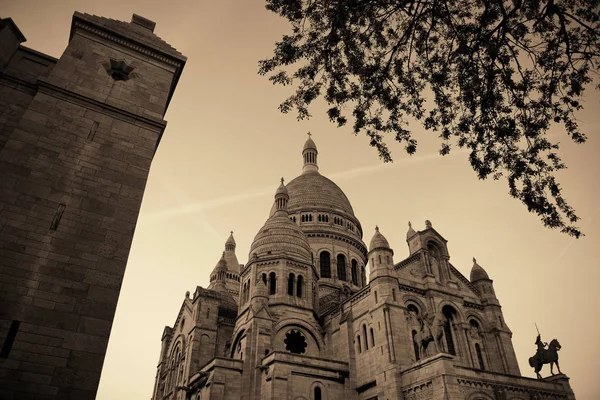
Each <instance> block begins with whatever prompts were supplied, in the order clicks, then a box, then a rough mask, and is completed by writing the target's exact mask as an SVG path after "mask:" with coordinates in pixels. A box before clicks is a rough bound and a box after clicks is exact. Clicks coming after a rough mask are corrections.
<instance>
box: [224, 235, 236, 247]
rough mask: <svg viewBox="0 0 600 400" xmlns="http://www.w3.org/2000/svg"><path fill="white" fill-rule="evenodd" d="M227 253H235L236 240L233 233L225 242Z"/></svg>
mask: <svg viewBox="0 0 600 400" xmlns="http://www.w3.org/2000/svg"><path fill="white" fill-rule="evenodd" d="M225 251H235V239H234V238H233V231H231V232H230V234H229V238H228V239H227V241H226V242H225Z"/></svg>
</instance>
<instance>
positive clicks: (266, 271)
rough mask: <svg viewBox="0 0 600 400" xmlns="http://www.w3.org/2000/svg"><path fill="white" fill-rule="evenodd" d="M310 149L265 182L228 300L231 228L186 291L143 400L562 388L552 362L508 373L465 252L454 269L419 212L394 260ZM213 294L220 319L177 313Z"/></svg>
mask: <svg viewBox="0 0 600 400" xmlns="http://www.w3.org/2000/svg"><path fill="white" fill-rule="evenodd" d="M317 154H319V153H318V151H317V147H316V144H315V143H314V141H313V140H312V139H311V138H309V139H308V140H307V141H306V143H305V145H304V148H303V149H302V157H303V161H304V165H303V169H302V173H301V174H300V176H299V177H297V178H295V179H293V180H291V181H290V182H289V183H288V184H287V185H284V183H283V179H282V183H281V185H280V186H279V187H278V188H277V191H276V193H275V199H274V200H275V201H274V203H273V206H272V209H271V213H270V216H269V218H268V219H267V221H266V222H265V224H264V225H263V227H262V228H260V229H259V230H258V233H257V234H256V236H255V238H254V240H253V242H252V244H251V246H250V252H249V254H248V261H247V262H246V264H245V265H242V267H241V269H240V271H239V275H237V276H238V277H239V296H238V301H237V307H235V308H234V307H233V304H234V302H233V300H231V299H230V300H228V301H227V300H226V296H229V295H230V294H232V293H233V294H235V290H231V288H232V287H233V286H230V289H228V288H227V286H226V285H227V279H230V280H231V276H234V275H227V273H231V269H230V268H228V265H230V264H231V265H234V264H236V263H237V258H236V259H235V260H234V259H233V257H231V260H232V261H231V262H228V261H227V246H228V244H227V243H230V244H231V243H233V242H232V238H230V239H229V240H228V242H227V243H226V252H225V253H224V254H223V256H222V257H221V260H219V262H218V263H217V266H216V267H215V268H214V270H213V272H212V274H211V283H210V286H209V288H208V289H202V288H197V289H196V294H195V295H194V300H193V302H197V304H198V306H194V307H188V306H186V304H188V303H190V299H189V298H188V296H187V295H186V299H185V300H184V305H183V306H182V308H181V311H180V314H179V315H178V317H177V319H176V321H175V324H174V325H173V328H171V327H166V328H165V334H164V335H163V337H162V344H163V346H162V348H161V353H160V360H159V364H158V368H157V375H156V382H155V390H154V394H153V398H152V399H153V400H199V399H211V400H221V399H226V400H234V399H235V400H237V399H242V400H258V399H270V400H276V399H289V400H323V399H328V400H330V399H349V400H377V399H379V400H384V399H385V400H391V399H403V400H430V399H431V400H497V399H501V400H532V399H556V400H558V399H561V400H574V399H575V395H574V393H573V391H572V390H571V387H570V385H569V378H568V377H567V376H565V375H563V374H559V375H556V376H551V377H547V378H545V379H531V378H526V377H523V376H521V372H520V369H519V365H518V363H517V359H516V356H515V351H514V348H513V344H512V332H511V331H510V329H509V328H508V325H507V323H506V322H505V321H504V317H503V314H502V308H501V305H500V301H499V299H498V298H497V297H496V294H495V292H494V287H493V281H492V280H491V279H490V277H489V276H488V274H487V272H486V271H485V270H484V269H483V268H482V267H481V266H480V265H479V264H477V262H476V261H475V260H474V264H473V267H472V270H471V275H470V279H467V278H466V277H465V276H464V275H463V274H461V272H459V270H458V269H457V268H455V267H454V266H453V265H452V264H451V263H450V251H449V248H448V242H447V240H446V239H445V238H444V237H443V236H442V235H441V234H440V233H439V232H438V231H437V230H436V229H434V227H433V224H432V223H431V221H425V223H424V228H423V229H420V230H419V229H413V227H412V225H411V224H410V223H409V229H408V232H407V234H406V243H407V245H408V252H407V254H408V255H407V256H406V257H405V258H404V259H400V261H395V258H397V257H398V255H399V253H400V251H398V250H397V247H396V250H394V249H393V248H394V246H393V245H391V244H390V243H389V242H388V240H387V239H386V238H385V237H384V235H383V234H382V233H381V232H380V231H379V228H378V227H376V228H375V232H374V234H373V236H372V239H371V241H370V243H369V248H368V250H367V247H366V245H365V244H364V242H363V241H362V234H363V231H362V226H361V224H360V222H359V220H358V218H357V217H356V216H355V215H354V212H353V209H352V206H351V205H350V202H349V200H348V199H347V198H346V196H345V195H344V193H343V191H342V190H341V189H340V188H339V187H338V186H337V185H336V184H335V183H334V182H332V181H331V180H329V179H327V178H326V177H324V176H323V175H321V173H320V172H319V168H318V164H317ZM231 248H232V247H230V249H231ZM230 256H232V254H231V255H230ZM365 265H367V266H368V269H369V273H368V277H369V280H368V281H367V279H366V277H367V273H366V271H365V269H364V266H365ZM211 296H212V297H211ZM217 298H218V300H216V299H217ZM216 303H218V304H219V306H218V308H219V315H221V314H222V315H223V316H224V315H225V313H227V315H228V317H227V318H224V317H221V316H218V317H217V319H216V320H215V319H214V318H215V316H209V314H208V313H207V314H204V313H202V312H200V313H196V314H195V315H196V316H195V317H191V315H192V312H191V311H190V310H192V309H194V310H195V309H196V307H200V308H201V309H204V308H207V307H210V309H211V310H212V309H214V307H215V304H216ZM194 304H196V303H194ZM203 307H204V308H203ZM185 313H187V314H185ZM184 314H185V315H188V317H186V318H185V321H191V322H192V323H191V324H189V325H186V324H187V322H186V324H184V323H182V322H181V321H182V317H181V316H182V315H184ZM211 315H212V314H211ZM199 334H200V336H202V337H203V339H202V341H201V342H200V344H198V341H197V339H196V338H197V337H198V336H199ZM223 335H224V336H223ZM176 337H177V339H175V338H176ZM532 339H533V338H532ZM222 343H225V346H223V345H222ZM186 346H188V348H189V346H197V347H194V349H200V351H196V350H190V351H187V352H182V351H181V349H182V348H185V347H186ZM211 355H212V356H211ZM563 369H564V366H563ZM178 371H182V372H181V373H180V372H178Z"/></svg>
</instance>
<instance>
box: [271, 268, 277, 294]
mask: <svg viewBox="0 0 600 400" xmlns="http://www.w3.org/2000/svg"><path fill="white" fill-rule="evenodd" d="M275 293H277V276H276V275H275V272H271V273H270V274H269V294H275Z"/></svg>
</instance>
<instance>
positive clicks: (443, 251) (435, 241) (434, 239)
mask: <svg viewBox="0 0 600 400" xmlns="http://www.w3.org/2000/svg"><path fill="white" fill-rule="evenodd" d="M430 243H431V244H432V245H434V246H435V247H436V248H437V249H438V250H439V252H440V257H441V256H447V255H448V250H447V248H446V244H445V243H444V242H442V241H441V240H440V239H439V238H437V237H435V236H428V237H427V238H425V248H427V247H428V246H429V244H430Z"/></svg>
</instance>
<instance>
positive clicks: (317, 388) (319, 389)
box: [309, 381, 327, 400]
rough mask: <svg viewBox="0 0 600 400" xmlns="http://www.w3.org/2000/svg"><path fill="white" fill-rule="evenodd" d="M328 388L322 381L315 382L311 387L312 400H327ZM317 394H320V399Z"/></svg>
mask: <svg viewBox="0 0 600 400" xmlns="http://www.w3.org/2000/svg"><path fill="white" fill-rule="evenodd" d="M325 388H326V386H325V385H324V384H323V382H321V381H314V382H313V383H312V385H310V394H309V398H310V400H327V391H326V389H325ZM317 393H319V394H320V396H321V397H320V398H319V397H317Z"/></svg>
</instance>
